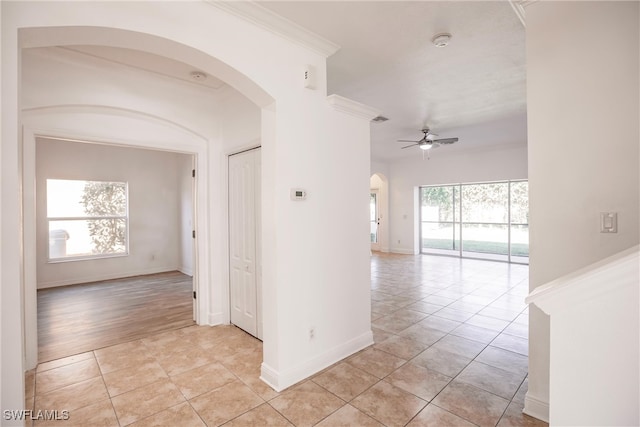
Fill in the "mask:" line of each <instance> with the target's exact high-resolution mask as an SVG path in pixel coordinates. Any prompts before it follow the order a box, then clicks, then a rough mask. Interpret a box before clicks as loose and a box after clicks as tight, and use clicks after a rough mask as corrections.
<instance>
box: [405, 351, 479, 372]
mask: <svg viewBox="0 0 640 427" xmlns="http://www.w3.org/2000/svg"><path fill="white" fill-rule="evenodd" d="M469 362H471V359H470V358H468V357H464V356H460V355H458V354H454V353H451V352H448V351H444V350H439V349H437V348H433V347H429V348H428V349H426V350H425V351H423V352H422V353H420V354H419V355H417V356H416V357H414V358H413V359H411V363H413V364H416V365H418V366H422V367H424V368H428V369H432V370H434V371H437V372H440V373H441V374H444V375H447V376H449V377H455V376H456V375H458V374H459V373H460V372H462V370H463V369H464V368H465V366H467V365H468V364H469Z"/></svg>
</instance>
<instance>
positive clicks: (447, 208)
mask: <svg viewBox="0 0 640 427" xmlns="http://www.w3.org/2000/svg"><path fill="white" fill-rule="evenodd" d="M420 218H421V227H420V237H421V245H422V246H421V247H422V249H421V250H422V252H423V253H436V254H446V255H458V256H465V257H474V258H487V259H496V260H503V261H510V262H520V263H527V262H528V261H529V202H528V183H527V181H507V182H491V183H483V184H456V185H446V186H429V187H421V188H420Z"/></svg>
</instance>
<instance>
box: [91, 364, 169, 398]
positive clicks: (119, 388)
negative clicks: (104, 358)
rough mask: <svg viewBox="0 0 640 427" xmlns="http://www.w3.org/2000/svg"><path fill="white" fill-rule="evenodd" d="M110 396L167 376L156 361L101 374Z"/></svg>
mask: <svg viewBox="0 0 640 427" xmlns="http://www.w3.org/2000/svg"><path fill="white" fill-rule="evenodd" d="M103 378H104V382H105V384H106V385H107V390H108V391H109V395H110V396H111V397H113V396H117V395H119V394H122V393H126V392H128V391H131V390H134V389H136V388H140V387H142V386H145V385H147V384H151V383H154V382H156V381H158V380H160V379H162V378H167V374H166V373H165V372H164V370H163V369H162V367H160V365H159V364H158V362H147V363H145V364H142V365H140V366H134V367H132V368H125V369H119V370H117V371H112V372H109V373H107V374H104V375H103Z"/></svg>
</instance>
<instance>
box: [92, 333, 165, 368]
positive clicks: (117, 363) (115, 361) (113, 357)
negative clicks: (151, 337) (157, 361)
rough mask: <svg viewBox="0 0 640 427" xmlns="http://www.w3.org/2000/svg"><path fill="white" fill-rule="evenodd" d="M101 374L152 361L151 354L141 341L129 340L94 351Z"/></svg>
mask: <svg viewBox="0 0 640 427" xmlns="http://www.w3.org/2000/svg"><path fill="white" fill-rule="evenodd" d="M94 354H95V355H96V360H97V361H98V365H100V371H101V372H102V373H103V374H106V373H109V372H113V371H117V370H118V369H125V368H131V367H135V366H140V365H144V364H145V363H148V362H153V361H154V358H153V355H152V354H151V353H150V352H149V350H148V349H147V347H145V345H144V344H143V343H142V341H140V340H138V341H131V342H128V343H124V344H118V345H114V346H111V347H106V348H103V349H100V350H96V351H94Z"/></svg>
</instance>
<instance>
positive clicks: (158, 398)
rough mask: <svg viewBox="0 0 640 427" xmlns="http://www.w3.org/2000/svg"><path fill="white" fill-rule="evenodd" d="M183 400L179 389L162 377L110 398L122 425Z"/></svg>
mask: <svg viewBox="0 0 640 427" xmlns="http://www.w3.org/2000/svg"><path fill="white" fill-rule="evenodd" d="M184 401H185V399H184V397H183V396H182V393H180V390H178V388H177V387H176V386H175V385H174V384H173V383H172V382H170V381H169V380H168V379H162V380H160V381H157V382H155V383H151V384H149V385H146V386H144V387H140V388H137V389H135V390H131V391H129V392H126V393H123V394H120V395H118V396H116V397H113V398H112V399H111V402H112V403H113V407H114V408H115V410H116V415H117V416H118V420H120V424H121V425H123V426H125V425H129V424H131V423H133V422H134V421H138V420H141V419H143V418H146V417H148V416H150V415H153V414H155V413H158V412H160V411H164V410H165V409H168V408H170V407H172V406H175V405H177V404H179V403H181V402H184Z"/></svg>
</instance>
